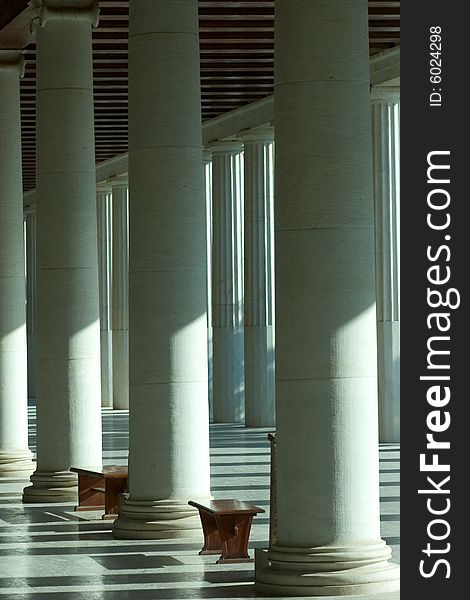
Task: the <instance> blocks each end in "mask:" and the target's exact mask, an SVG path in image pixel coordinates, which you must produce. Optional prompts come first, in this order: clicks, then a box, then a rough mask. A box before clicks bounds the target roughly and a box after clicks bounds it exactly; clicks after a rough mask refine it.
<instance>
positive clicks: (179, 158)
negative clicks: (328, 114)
mask: <svg viewBox="0 0 470 600" xmlns="http://www.w3.org/2000/svg"><path fill="white" fill-rule="evenodd" d="M129 27H130V31H129V60H130V63H129V108H130V113H129V126H130V137H129V140H130V146H129V186H130V189H129V191H130V254H129V258H130V262H129V281H130V285H129V292H130V294H129V329H130V332H131V335H130V340H129V341H130V346H129V367H130V378H129V381H130V388H129V401H130V402H129V404H130V407H129V408H130V409H129V418H130V422H129V496H128V497H126V498H125V499H124V501H123V502H122V504H121V506H120V508H119V518H118V519H117V520H116V521H115V523H114V530H113V534H114V535H115V536H116V537H119V538H161V537H166V538H171V537H178V536H186V535H187V534H188V533H189V532H190V531H193V530H196V531H198V532H200V523H199V516H198V514H197V511H195V510H193V509H192V507H190V506H188V504H187V502H188V500H190V499H198V498H199V499H201V500H203V499H207V498H208V497H209V496H210V473H209V419H208V403H207V316H206V297H207V291H206V226H205V203H204V197H203V171H202V168H201V165H202V129H201V108H200V75H199V35H198V34H199V26H198V3H197V0H184V1H182V0H177V1H175V0H158V1H152V2H150V1H147V2H131V3H130V14H129ZM175 61H176V62H175ZM175 64H176V65H177V68H175ZM199 535H200V533H199Z"/></svg>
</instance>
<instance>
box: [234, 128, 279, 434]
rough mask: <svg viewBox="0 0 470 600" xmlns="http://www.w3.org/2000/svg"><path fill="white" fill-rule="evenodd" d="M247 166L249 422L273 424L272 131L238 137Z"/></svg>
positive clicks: (246, 294) (246, 333) (246, 335)
mask: <svg viewBox="0 0 470 600" xmlns="http://www.w3.org/2000/svg"><path fill="white" fill-rule="evenodd" d="M240 139H241V140H242V141H243V143H244V164H245V178H244V179H245V185H244V205H245V210H244V214H245V247H244V266H245V287H244V341H245V344H244V345H245V424H246V426H247V427H272V426H274V424H275V420H276V419H275V389H274V388H275V380H274V287H273V286H274V215H273V211H274V185H273V184H274V181H273V178H274V164H273V162H274V131H273V130H272V129H268V128H267V129H264V130H258V131H257V130H253V131H249V132H246V133H242V134H240Z"/></svg>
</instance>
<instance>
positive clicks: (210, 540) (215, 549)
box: [199, 511, 222, 554]
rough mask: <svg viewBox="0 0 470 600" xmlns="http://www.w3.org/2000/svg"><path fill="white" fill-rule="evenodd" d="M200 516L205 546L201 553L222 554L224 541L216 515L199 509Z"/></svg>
mask: <svg viewBox="0 0 470 600" xmlns="http://www.w3.org/2000/svg"><path fill="white" fill-rule="evenodd" d="M199 516H200V517H201V524H202V531H203V533H204V546H203V548H202V550H201V551H200V552H199V554H220V553H221V552H222V542H221V541H220V534H219V530H218V529H217V523H216V522H215V519H214V517H213V516H212V515H210V514H208V513H205V512H202V511H199Z"/></svg>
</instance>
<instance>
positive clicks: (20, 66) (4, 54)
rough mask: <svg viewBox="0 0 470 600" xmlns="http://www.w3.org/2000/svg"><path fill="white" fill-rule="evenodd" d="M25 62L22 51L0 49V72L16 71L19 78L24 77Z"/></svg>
mask: <svg viewBox="0 0 470 600" xmlns="http://www.w3.org/2000/svg"><path fill="white" fill-rule="evenodd" d="M24 66H25V60H24V56H23V51H22V50H2V49H0V71H10V70H14V71H17V73H18V75H19V76H20V77H23V75H24Z"/></svg>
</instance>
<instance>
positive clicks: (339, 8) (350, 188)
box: [256, 0, 398, 597]
mask: <svg viewBox="0 0 470 600" xmlns="http://www.w3.org/2000/svg"><path fill="white" fill-rule="evenodd" d="M275 27H276V48H275V59H276V64H277V71H276V81H275V94H274V103H275V113H274V118H275V124H276V125H275V126H276V204H275V210H276V219H275V222H276V282H275V286H276V408H277V425H276V432H277V435H276V442H277V509H278V510H277V535H276V540H275V543H274V544H273V545H272V546H271V548H270V550H268V552H267V554H266V555H263V554H261V553H258V562H257V574H256V581H257V583H256V585H257V589H258V590H260V591H261V592H262V593H266V594H276V595H280V596H282V597H287V596H324V595H348V594H366V593H375V592H380V591H388V590H394V589H396V588H397V587H398V568H396V567H395V566H394V565H392V564H391V563H389V562H388V561H389V558H390V554H391V552H390V548H389V547H388V546H387V545H386V544H385V542H384V541H383V540H382V539H381V537H380V511H379V457H378V431H377V368H376V364H377V363H376V361H377V352H376V313H375V277H374V207H373V199H372V164H371V160H372V152H371V131H370V97H369V56H368V22H367V2H366V1H365V0H318V1H316V2H312V1H311V0H295V1H292V0H277V2H276V23H275ZM263 557H264V558H266V560H267V564H263V562H262V558H263Z"/></svg>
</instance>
